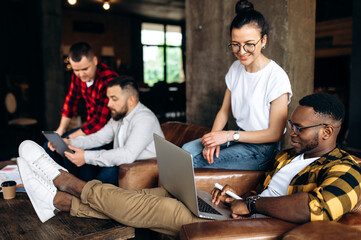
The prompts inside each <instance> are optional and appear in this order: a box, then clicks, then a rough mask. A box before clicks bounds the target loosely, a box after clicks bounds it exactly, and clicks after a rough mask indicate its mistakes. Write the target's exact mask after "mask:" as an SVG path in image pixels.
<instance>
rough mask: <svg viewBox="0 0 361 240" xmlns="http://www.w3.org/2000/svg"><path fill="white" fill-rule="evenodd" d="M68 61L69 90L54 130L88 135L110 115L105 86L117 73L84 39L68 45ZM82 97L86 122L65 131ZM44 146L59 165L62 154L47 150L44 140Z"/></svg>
mask: <svg viewBox="0 0 361 240" xmlns="http://www.w3.org/2000/svg"><path fill="white" fill-rule="evenodd" d="M69 62H70V65H71V67H72V69H73V74H72V76H71V83H70V88H69V92H68V95H67V96H66V98H65V102H64V106H63V111H62V114H61V120H60V124H59V127H58V129H57V130H56V132H57V133H58V134H59V135H60V136H62V137H63V138H65V137H67V138H75V137H78V136H84V135H89V134H91V133H95V132H97V131H98V130H100V129H101V128H103V126H104V125H105V124H106V123H107V121H108V119H109V118H110V110H109V108H108V106H107V105H108V101H109V100H108V98H107V95H106V91H107V87H106V85H107V83H108V82H109V81H110V80H113V79H114V78H115V77H117V76H118V74H117V73H116V72H114V71H112V70H111V69H110V68H109V67H108V66H107V65H105V64H103V63H100V62H98V58H97V57H96V56H95V55H94V52H93V50H92V48H91V47H90V46H89V44H87V43H85V42H78V43H74V44H73V45H72V46H71V47H70V50H69ZM81 98H83V99H84V101H85V104H86V108H87V113H88V115H87V119H86V122H85V123H84V124H83V125H82V126H81V127H80V128H76V129H72V130H70V131H68V132H66V129H67V127H68V125H69V123H70V120H71V118H72V117H73V116H76V114H77V108H78V103H79V100H80V99H81ZM43 147H44V149H45V150H46V152H47V153H48V154H49V155H50V156H52V158H53V159H55V160H56V161H57V162H58V163H59V164H61V165H63V164H64V163H63V159H62V158H61V156H60V155H58V154H56V153H55V152H52V151H51V150H50V149H49V143H45V144H44V146H43Z"/></svg>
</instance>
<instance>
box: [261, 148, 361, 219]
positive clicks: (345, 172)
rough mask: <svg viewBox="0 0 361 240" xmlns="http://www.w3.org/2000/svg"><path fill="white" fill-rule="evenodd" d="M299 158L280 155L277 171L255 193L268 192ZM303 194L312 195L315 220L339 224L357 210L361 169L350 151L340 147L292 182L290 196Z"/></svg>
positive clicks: (310, 201)
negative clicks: (279, 174) (271, 185)
mask: <svg viewBox="0 0 361 240" xmlns="http://www.w3.org/2000/svg"><path fill="white" fill-rule="evenodd" d="M296 156H297V155H295V154H292V153H291V151H283V152H280V153H279V154H278V155H277V156H276V158H275V162H274V165H273V168H272V169H273V170H271V171H269V172H267V173H266V174H265V180H264V182H263V184H260V185H258V186H257V188H256V191H255V192H256V193H258V194H259V193H261V192H262V191H263V190H264V189H266V188H267V186H268V184H269V183H270V181H271V178H272V177H273V176H274V175H275V174H276V173H277V172H278V171H279V170H280V169H281V168H282V167H284V166H285V165H287V164H288V163H290V162H291V161H292V159H293V158H295V157H296ZM299 192H307V193H308V206H309V208H310V217H311V219H310V220H311V221H318V220H330V221H337V220H338V219H340V218H341V217H342V216H343V215H344V214H346V213H347V212H350V211H351V210H352V209H353V208H354V207H355V205H356V203H357V201H358V199H359V197H360V193H361V168H360V167H359V165H358V163H357V162H356V161H355V160H354V159H353V158H352V157H351V156H350V155H349V154H348V153H347V152H345V151H344V150H341V149H340V148H338V147H336V148H335V149H334V150H332V151H331V152H329V153H328V154H325V155H323V156H322V157H320V159H318V160H316V161H314V162H313V163H311V164H310V165H308V166H307V167H305V168H304V169H303V170H302V171H301V172H299V173H298V174H297V175H296V176H295V177H294V178H293V179H292V181H291V183H290V185H289V187H288V190H287V195H291V194H294V193H299Z"/></svg>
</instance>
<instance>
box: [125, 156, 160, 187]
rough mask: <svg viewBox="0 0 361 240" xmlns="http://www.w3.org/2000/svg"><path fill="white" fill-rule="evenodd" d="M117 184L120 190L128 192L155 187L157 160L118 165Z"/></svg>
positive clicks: (156, 182)
mask: <svg viewBox="0 0 361 240" xmlns="http://www.w3.org/2000/svg"><path fill="white" fill-rule="evenodd" d="M118 184H119V187H120V188H123V189H128V190H140V189H144V188H152V187H157V186H158V165H157V160H156V159H155V158H152V159H144V160H137V161H135V162H133V163H129V164H122V165H120V166H119V170H118Z"/></svg>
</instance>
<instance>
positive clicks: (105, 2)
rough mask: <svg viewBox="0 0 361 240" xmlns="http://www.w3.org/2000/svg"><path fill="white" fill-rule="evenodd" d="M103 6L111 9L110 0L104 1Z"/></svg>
mask: <svg viewBox="0 0 361 240" xmlns="http://www.w3.org/2000/svg"><path fill="white" fill-rule="evenodd" d="M103 8H104V9H105V10H109V8H110V4H109V1H104V3H103Z"/></svg>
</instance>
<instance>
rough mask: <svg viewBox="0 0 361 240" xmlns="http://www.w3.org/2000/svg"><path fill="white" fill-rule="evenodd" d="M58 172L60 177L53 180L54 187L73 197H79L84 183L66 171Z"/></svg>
mask: <svg viewBox="0 0 361 240" xmlns="http://www.w3.org/2000/svg"><path fill="white" fill-rule="evenodd" d="M59 171H60V175H59V176H58V177H57V178H55V179H54V181H53V182H54V185H55V186H56V187H57V188H58V189H59V190H60V191H62V192H66V193H70V194H71V195H73V196H75V197H80V194H81V191H82V189H83V187H84V185H85V184H86V182H84V181H82V180H80V179H79V178H77V177H75V176H74V175H72V174H70V173H68V172H66V171H63V170H59Z"/></svg>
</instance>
